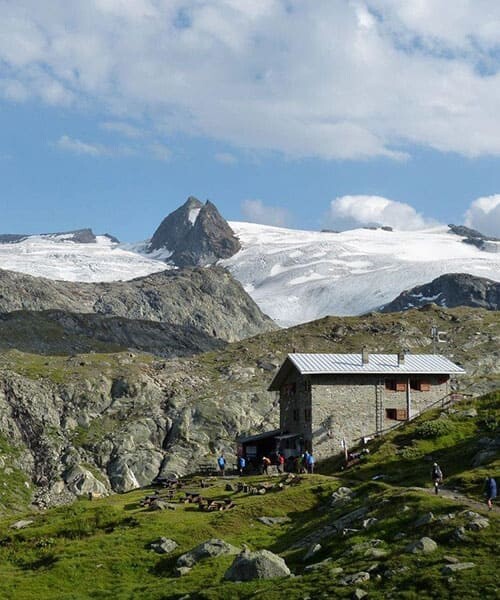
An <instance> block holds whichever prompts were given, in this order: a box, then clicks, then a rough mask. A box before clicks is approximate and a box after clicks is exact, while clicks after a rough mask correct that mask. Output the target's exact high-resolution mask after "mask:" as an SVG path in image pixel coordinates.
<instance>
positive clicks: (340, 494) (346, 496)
mask: <svg viewBox="0 0 500 600" xmlns="http://www.w3.org/2000/svg"><path fill="white" fill-rule="evenodd" d="M353 496H354V492H353V491H352V490H351V488H348V487H339V489H338V490H335V492H333V494H332V502H331V505H332V506H339V505H340V504H345V503H346V502H349V500H351V498H352V497H353Z"/></svg>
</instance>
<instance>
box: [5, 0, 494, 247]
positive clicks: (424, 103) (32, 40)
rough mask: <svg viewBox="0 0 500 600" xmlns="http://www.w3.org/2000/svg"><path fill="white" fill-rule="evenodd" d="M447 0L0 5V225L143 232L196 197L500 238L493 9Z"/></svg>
mask: <svg viewBox="0 0 500 600" xmlns="http://www.w3.org/2000/svg"><path fill="white" fill-rule="evenodd" d="M40 4H43V7H41V6H40ZM449 7H450V4H449V3H448V2H445V1H444V0H443V1H440V0H433V1H432V2H431V1H430V0H429V1H426V0H420V1H419V2H416V1H415V2H412V1H405V2H403V1H400V2H399V1H397V0H386V1H385V2H382V1H381V0H380V1H378V0H366V1H362V0H359V1H358V0H356V1H351V2H347V1H343V0H342V1H341V0H328V1H324V0H318V1H317V2H311V3H307V2H305V3H303V2H302V3H301V2H298V1H293V0H288V1H285V0H265V1H264V0H253V1H252V2H248V3H247V2H243V1H240V2H236V0H212V1H211V2H206V1H204V0H189V1H186V0H170V1H169V2H167V1H166V0H128V1H127V2H122V1H121V0H88V1H87V0H86V1H85V2H84V1H83V0H82V1H81V2H79V1H75V2H72V3H67V2H63V1H62V0H46V1H45V2H43V3H36V2H34V1H32V0H16V2H14V1H12V2H10V1H7V2H3V3H1V4H0V132H1V136H0V177H1V181H2V226H1V232H5V233H18V232H19V233H34V232H44V231H61V230H69V229H75V228H80V227H92V228H93V229H94V231H96V232H98V233H103V232H109V233H112V234H114V235H116V236H117V237H119V238H120V239H122V240H124V241H134V240H140V239H144V238H146V237H149V236H150V235H151V234H152V233H153V231H154V229H155V228H156V226H157V225H158V224H159V222H160V221H161V219H162V218H163V217H164V216H166V214H168V213H169V212H170V211H172V210H174V209H175V208H176V207H177V206H178V205H180V204H181V203H182V202H184V200H185V199H186V198H187V196H189V195H195V196H197V197H199V198H200V199H201V200H206V199H210V200H212V201H213V202H215V204H216V205H217V206H218V207H219V210H220V211H221V213H222V214H223V215H224V216H225V217H226V218H227V219H229V220H254V221H258V222H263V223H268V224H276V225H288V226H292V227H297V228H307V229H318V228H321V227H333V228H344V227H354V226H359V225H364V224H369V223H373V222H375V223H381V224H389V225H392V226H395V227H399V228H403V229H404V228H409V229H412V228H420V227H424V226H428V225H432V224H434V223H450V222H455V223H464V222H466V223H467V224H468V225H470V226H474V227H477V228H479V229H482V230H483V231H485V232H486V233H490V234H492V235H498V236H500V169H499V155H500V123H499V120H498V115H497V111H498V105H499V102H500V76H499V74H498V70H499V69H498V68H499V66H500V59H499V48H500V36H499V35H498V33H497V32H498V31H500V7H498V5H497V3H496V2H495V1H494V0H492V1H491V2H489V1H486V0H475V1H474V2H472V1H471V2H468V1H466V0H464V1H462V2H461V3H457V8H456V9H455V10H454V11H453V12H452V13H450V10H449ZM495 23H496V25H497V26H495Z"/></svg>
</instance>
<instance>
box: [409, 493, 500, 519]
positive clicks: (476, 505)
mask: <svg viewBox="0 0 500 600" xmlns="http://www.w3.org/2000/svg"><path fill="white" fill-rule="evenodd" d="M413 489H417V490H421V491H423V492H427V493H428V494H434V488H421V487H419V488H413ZM439 496H441V497H442V498H447V499H448V500H454V501H455V502H460V503H461V504H465V505H466V506H469V507H470V508H473V509H474V510H477V511H478V512H481V513H483V514H486V515H487V514H491V513H500V507H499V506H496V505H495V503H493V508H492V509H491V510H489V509H488V507H487V505H486V501H484V502H479V501H478V500H473V499H472V498H469V497H468V496H464V495H463V494H460V492H457V491H456V490H450V489H448V488H445V487H440V488H439ZM495 500H496V499H495Z"/></svg>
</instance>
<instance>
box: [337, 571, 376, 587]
mask: <svg viewBox="0 0 500 600" xmlns="http://www.w3.org/2000/svg"><path fill="white" fill-rule="evenodd" d="M369 579H370V573H367V572H366V571H359V573H352V574H351V575H346V576H345V577H343V578H342V579H341V580H340V582H339V583H340V585H359V584H360V583H363V582H364V581H369Z"/></svg>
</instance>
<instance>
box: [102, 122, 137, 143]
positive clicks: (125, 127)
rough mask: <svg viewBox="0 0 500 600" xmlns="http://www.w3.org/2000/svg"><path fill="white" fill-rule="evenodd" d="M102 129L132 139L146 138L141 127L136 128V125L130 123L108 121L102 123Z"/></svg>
mask: <svg viewBox="0 0 500 600" xmlns="http://www.w3.org/2000/svg"><path fill="white" fill-rule="evenodd" d="M101 129H104V130H106V131H111V133H118V134H119V135H123V136H124V137H127V138H131V139H138V138H142V137H144V136H145V132H144V131H143V130H142V129H140V128H139V127H135V126H134V125H130V123H125V122H122V121H106V122H104V123H101Z"/></svg>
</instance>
